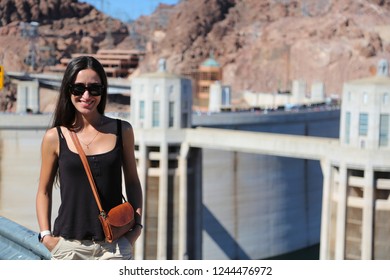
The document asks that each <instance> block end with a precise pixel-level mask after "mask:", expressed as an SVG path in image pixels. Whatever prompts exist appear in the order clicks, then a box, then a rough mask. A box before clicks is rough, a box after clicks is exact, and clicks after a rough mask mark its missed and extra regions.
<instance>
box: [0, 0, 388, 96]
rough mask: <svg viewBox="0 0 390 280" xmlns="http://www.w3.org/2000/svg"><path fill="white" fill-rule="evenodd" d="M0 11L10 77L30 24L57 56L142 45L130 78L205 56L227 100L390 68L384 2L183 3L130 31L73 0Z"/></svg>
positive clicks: (23, 1) (337, 82)
mask: <svg viewBox="0 0 390 280" xmlns="http://www.w3.org/2000/svg"><path fill="white" fill-rule="evenodd" d="M38 3H39V4H38ZM0 9H1V13H0V63H2V64H4V65H5V67H6V69H10V70H20V69H23V68H26V65H25V64H24V63H23V57H24V56H23V55H21V54H26V53H27V52H28V47H29V43H28V40H27V39H26V38H23V37H21V36H20V30H19V28H18V27H19V26H20V22H21V21H26V22H30V21H37V22H39V24H40V27H39V33H40V37H39V46H41V47H44V46H45V47H46V49H50V50H52V52H54V56H55V58H56V59H59V58H60V57H62V56H69V55H70V54H71V53H72V52H95V51H96V50H97V49H99V48H107V47H113V48H122V49H123V48H134V47H140V48H145V50H146V56H145V58H144V59H143V61H142V62H141V65H140V67H139V71H137V73H141V72H145V71H154V70H155V69H156V65H157V61H158V59H159V58H161V57H163V58H166V59H167V66H168V70H169V71H172V72H174V73H177V74H190V73H191V72H194V71H195V70H196V68H197V66H198V65H199V64H200V63H201V62H202V61H203V60H204V59H206V58H207V57H208V56H209V55H210V53H213V54H214V57H215V58H216V60H217V61H218V62H219V63H220V64H221V66H222V67H223V83H224V84H229V85H231V86H232V89H233V92H234V96H235V97H239V96H240V95H241V92H242V91H244V90H252V91H256V92H275V91H277V90H281V91H284V90H289V89H290V87H291V81H292V80H295V79H299V80H305V81H306V83H307V85H308V90H309V89H310V85H311V83H313V82H318V81H323V82H324V83H325V90H326V92H327V95H332V94H336V95H337V94H339V93H340V92H341V90H342V84H343V82H344V81H346V80H350V79H355V78H360V77H364V76H368V75H373V74H375V69H376V65H377V63H378V61H379V60H380V59H382V58H385V59H388V60H389V61H390V0H295V1H294V0H182V1H180V3H179V4H177V5H176V6H173V7H171V6H166V5H160V6H159V8H158V9H157V10H156V12H155V13H154V14H153V15H151V16H149V17H141V18H139V19H138V20H137V21H135V22H133V23H132V24H127V23H121V22H119V21H116V20H113V19H110V18H108V17H107V16H105V15H104V14H101V13H99V12H98V11H97V10H96V9H94V8H93V7H91V6H89V5H88V4H85V3H82V2H80V3H78V1H75V0H67V1H59V0H45V1H44V0H40V1H38V0H0ZM47 47H50V48H47ZM42 64H43V63H42ZM37 70H42V69H37Z"/></svg>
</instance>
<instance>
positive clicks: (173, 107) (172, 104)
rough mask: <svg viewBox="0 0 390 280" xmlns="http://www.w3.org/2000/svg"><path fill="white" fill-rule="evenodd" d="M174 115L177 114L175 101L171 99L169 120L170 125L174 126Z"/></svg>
mask: <svg viewBox="0 0 390 280" xmlns="http://www.w3.org/2000/svg"><path fill="white" fill-rule="evenodd" d="M174 115H175V102H173V101H170V102H169V121H168V126H169V127H173V120H174Z"/></svg>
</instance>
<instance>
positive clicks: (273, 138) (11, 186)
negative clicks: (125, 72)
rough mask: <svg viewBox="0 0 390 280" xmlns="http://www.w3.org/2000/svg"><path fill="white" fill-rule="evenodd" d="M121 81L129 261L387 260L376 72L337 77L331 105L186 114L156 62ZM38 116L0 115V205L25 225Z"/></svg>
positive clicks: (384, 150) (385, 165)
mask: <svg viewBox="0 0 390 280" xmlns="http://www.w3.org/2000/svg"><path fill="white" fill-rule="evenodd" d="M131 88H132V90H131V114H130V119H129V121H130V122H131V124H132V125H133V127H134V134H135V154H136V160H137V165H138V174H139V177H140V180H141V184H142V188H143V191H144V215H143V223H144V226H145V227H144V231H143V234H142V235H141V237H140V239H139V240H138V241H137V242H136V244H135V258H136V259H159V260H165V259H179V260H181V259H203V260H208V259H210V260H212V259H269V258H273V257H275V256H279V255H282V254H286V253H289V252H293V251H296V250H299V249H303V248H307V247H310V246H312V245H316V244H320V254H319V258H320V259H390V254H389V251H388V246H387V245H386V244H389V238H390V237H389V236H388V235H386V234H385V233H386V232H388V228H387V225H388V224H389V223H388V221H389V220H388V214H389V213H388V211H389V209H390V208H389V206H388V205H389V195H388V192H389V188H388V180H389V174H390V162H389V161H390V160H389V159H390V157H389V155H390V153H389V150H388V144H387V143H388V141H387V137H388V130H389V125H390V124H389V122H388V121H386V120H387V119H388V110H389V109H388V108H389V106H388V105H386V104H387V103H384V102H385V101H386V102H387V100H388V95H387V94H388V93H389V92H390V84H389V78H388V76H387V75H385V74H383V75H382V76H381V77H372V79H364V80H362V81H351V82H350V83H347V84H346V85H345V87H344V93H343V103H342V107H341V111H340V110H339V109H337V108H336V109H335V108H327V107H326V106H325V107H323V108H321V109H320V110H302V111H297V112H269V113H268V114H264V113H261V112H229V113H228V112H222V113H215V114H194V113H192V111H191V107H192V89H191V80H189V79H188V78H185V77H181V76H177V75H173V74H171V73H168V72H166V70H165V67H163V65H160V69H159V70H158V71H157V72H155V73H148V74H144V75H140V76H139V77H137V78H134V79H133V80H132V84H131ZM349 97H350V99H348V98H349ZM345 98H347V99H346V100H350V102H346V101H345V100H344V99H345ZM354 102H355V103H354ZM357 104H359V105H357ZM379 108H380V109H379ZM361 114H362V115H361ZM386 116H387V117H386ZM49 120H50V115H37V114H33V115H20V114H15V115H12V114H5V115H2V116H1V118H0V167H1V169H0V172H1V173H0V174H1V177H0V178H1V180H0V190H1V196H0V215H2V216H5V217H7V218H10V219H11V220H13V221H16V222H18V223H20V224H22V225H26V226H27V227H29V228H32V229H33V230H37V228H36V227H37V225H36V222H33V223H32V222H31V221H35V220H36V218H35V212H34V210H35V205H34V203H35V190H36V187H37V178H38V176H39V164H38V163H39V162H40V154H39V150H40V141H41V139H42V136H43V133H44V131H45V129H46V128H47V125H48V123H49ZM26 180H27V182H29V185H28V186H26V184H25V183H26ZM34 184H35V185H34ZM26 188H28V189H32V191H31V190H30V191H31V193H33V194H34V197H31V196H29V197H26V196H23V192H24V191H25V190H26ZM15 199H16V200H17V203H16V204H15ZM56 199H58V198H56ZM11 201H13V203H11ZM55 205H58V201H56V200H54V206H55ZM20 207H23V208H20ZM53 213H55V210H54V211H53ZM53 216H55V215H53ZM374 229H375V230H374Z"/></svg>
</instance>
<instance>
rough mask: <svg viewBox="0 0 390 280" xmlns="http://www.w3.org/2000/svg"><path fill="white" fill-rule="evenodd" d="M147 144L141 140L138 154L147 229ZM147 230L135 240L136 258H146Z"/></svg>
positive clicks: (143, 214) (143, 220) (143, 222)
mask: <svg viewBox="0 0 390 280" xmlns="http://www.w3.org/2000/svg"><path fill="white" fill-rule="evenodd" d="M146 150H147V148H146V145H145V141H141V142H139V151H138V152H139V155H138V177H139V180H140V183H141V188H142V194H143V195H142V198H143V201H142V205H143V209H142V211H143V213H142V224H143V225H144V226H145V230H146V229H147V225H146V224H145V221H146V219H145V209H146V182H147V176H148V172H147V170H148V169H147V153H146ZM145 230H143V231H142V233H141V235H140V236H139V237H138V240H137V242H135V248H134V251H135V255H134V259H136V260H143V259H144V258H145V234H144V232H145Z"/></svg>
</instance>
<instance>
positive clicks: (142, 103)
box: [139, 100, 145, 120]
mask: <svg viewBox="0 0 390 280" xmlns="http://www.w3.org/2000/svg"><path fill="white" fill-rule="evenodd" d="M139 119H140V120H143V119H145V101H143V100H141V101H140V102H139Z"/></svg>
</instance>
